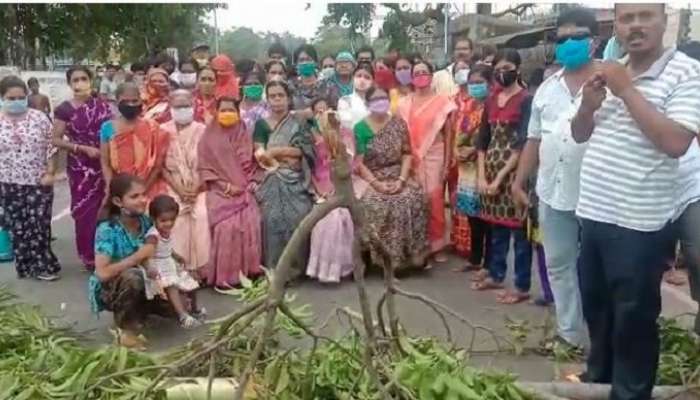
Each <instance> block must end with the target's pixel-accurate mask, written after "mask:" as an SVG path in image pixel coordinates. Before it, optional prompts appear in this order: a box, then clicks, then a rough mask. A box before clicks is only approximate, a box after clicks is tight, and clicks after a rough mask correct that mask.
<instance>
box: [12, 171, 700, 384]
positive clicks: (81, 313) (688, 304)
mask: <svg viewBox="0 0 700 400" xmlns="http://www.w3.org/2000/svg"><path fill="white" fill-rule="evenodd" d="M68 204H69V192H68V189H67V185H66V183H65V182H60V183H58V184H57V185H56V191H55V200H54V221H53V233H54V235H55V236H56V237H57V240H56V241H55V242H54V243H53V247H54V251H55V252H56V254H57V256H58V257H59V259H60V260H61V263H62V265H63V271H62V273H61V279H60V280H58V281H56V282H50V283H46V282H39V281H35V280H31V279H25V280H18V279H17V278H16V275H15V272H14V268H13V266H12V265H11V264H0V282H5V283H7V284H8V285H9V287H10V288H12V289H13V290H14V291H15V292H16V293H17V294H18V295H19V296H20V298H21V299H22V300H23V301H26V302H31V303H36V304H39V305H41V306H42V308H43V310H44V311H45V312H46V313H47V314H48V315H52V316H56V317H59V318H61V319H63V320H64V321H67V322H69V323H72V324H74V326H75V328H76V329H77V330H79V331H87V332H88V335H87V336H88V337H89V338H90V339H91V340H92V341H94V342H96V343H108V342H110V341H112V340H113V338H112V335H111V334H110V327H111V323H112V318H111V314H109V313H103V314H102V316H101V317H100V318H99V319H97V318H95V316H93V315H92V314H91V313H90V309H89V306H88V304H87V297H86V292H87V278H88V274H87V273H86V272H84V271H83V269H82V267H81V266H80V263H79V260H78V258H77V255H76V253H75V245H74V242H73V237H74V233H73V220H72V218H71V217H70V213H69V211H68ZM511 261H512V259H511ZM457 265H459V260H458V259H457V258H451V259H450V261H449V262H448V263H446V264H442V265H439V266H438V267H436V268H434V269H433V270H431V271H428V272H425V273H421V274H417V275H414V276H410V277H407V278H405V279H402V280H401V282H400V285H401V287H403V288H404V289H406V290H410V291H413V292H420V293H423V294H424V295H426V296H429V297H432V298H433V299H435V300H437V301H439V302H441V303H444V304H446V305H448V306H449V307H451V308H452V309H454V310H456V311H458V312H460V313H461V314H463V315H465V316H466V317H468V318H469V319H470V320H471V321H473V322H474V323H476V324H479V325H483V326H486V327H488V328H489V329H491V330H494V331H496V332H499V333H500V334H502V335H506V336H507V335H508V334H507V330H506V329H505V319H506V317H510V318H512V319H518V320H525V321H528V323H529V324H530V326H531V327H532V332H531V333H530V335H529V337H528V342H529V343H528V344H529V345H532V346H534V345H536V343H537V342H538V341H539V340H540V339H541V338H542V331H543V329H542V328H541V326H543V325H544V324H545V321H547V319H548V318H549V316H550V315H551V310H547V309H544V308H541V307H537V306H534V305H532V304H529V303H524V304H519V305H512V306H506V305H501V304H498V303H497V302H496V301H495V298H494V294H493V293H492V292H475V291H472V290H471V289H469V280H468V278H469V275H468V274H465V273H454V272H452V271H451V269H452V268H454V267H456V266H457ZM511 268H512V265H511ZM512 276H513V274H512V271H509V274H508V278H507V279H508V283H511V280H510V279H511V277H512ZM367 285H368V290H369V293H370V295H371V298H372V300H373V302H376V301H377V299H378V296H379V294H380V293H381V289H382V279H381V276H380V275H379V274H377V273H370V274H369V276H368V279H367ZM290 291H291V292H294V293H296V295H297V300H296V302H297V303H299V304H304V303H308V304H310V305H311V308H312V310H313V312H314V315H315V317H316V319H317V320H322V319H324V318H325V316H326V315H328V314H329V313H330V312H331V311H333V309H334V308H336V307H346V306H347V307H350V308H352V309H354V310H359V305H358V301H357V296H356V290H355V286H354V285H353V283H352V281H344V282H342V283H341V284H339V285H322V284H319V283H318V282H313V281H308V280H305V281H301V282H299V283H297V284H295V285H294V286H293V287H292V288H291V289H290ZM532 293H533V294H535V295H536V294H538V293H539V288H538V278H537V274H536V273H535V270H533V291H532ZM199 295H200V303H201V304H203V305H204V306H205V307H206V308H207V310H208V311H209V315H210V317H218V316H222V315H225V314H227V313H229V312H231V311H233V310H235V309H236V307H237V306H238V304H237V303H236V302H235V301H234V300H233V299H232V297H231V296H227V295H221V294H218V293H216V292H214V291H213V290H210V289H204V290H201V291H200V292H199ZM663 296H664V297H663V309H664V314H665V315H667V316H676V315H680V314H683V313H689V312H694V311H695V310H697V308H696V305H695V303H694V302H693V301H692V300H691V299H690V297H689V295H688V289H687V287H681V288H675V287H670V286H668V285H666V284H664V287H663ZM398 309H399V314H400V320H401V322H402V324H403V325H404V326H405V328H406V329H407V331H408V332H409V333H410V334H412V335H434V336H436V337H440V338H445V329H444V328H443V325H442V323H441V322H440V320H439V319H438V317H437V316H435V315H434V314H433V313H432V312H431V311H430V310H429V309H427V308H426V307H425V306H423V305H421V304H419V303H415V302H412V301H408V300H404V299H400V300H399V301H398ZM450 323H451V326H452V335H453V337H454V339H455V341H456V342H457V343H458V344H460V345H462V346H466V345H467V344H468V341H469V339H470V330H469V329H466V328H465V327H464V326H463V325H461V324H460V323H459V322H458V321H456V320H454V319H452V320H451V321H450ZM339 328H340V327H339V325H337V324H336V325H333V324H331V325H329V328H328V329H329V330H336V331H337V330H338V329H339ZM204 329H206V328H201V329H197V330H193V331H185V330H182V329H181V328H180V327H179V326H178V325H177V324H176V322H175V321H170V320H163V319H157V318H154V319H152V320H151V321H149V326H148V328H147V331H146V336H147V337H148V338H149V340H150V348H151V349H152V350H153V351H165V350H167V349H168V348H170V347H171V346H176V345H178V344H182V343H184V342H186V341H187V340H188V339H189V338H190V337H192V336H193V335H196V334H198V333H201V332H203V331H204ZM493 348H494V345H493V343H492V342H491V341H490V340H488V339H487V337H486V336H485V335H480V336H479V337H478V339H477V342H476V349H477V350H484V351H485V350H490V349H493ZM473 360H474V361H475V362H476V363H478V364H480V365H485V366H493V367H498V368H504V369H508V370H512V371H513V372H515V373H518V374H520V376H521V377H522V378H523V379H529V380H545V381H546V380H551V379H552V378H554V376H555V371H556V370H557V368H556V367H555V365H554V363H553V362H551V361H549V360H547V359H546V358H543V357H539V356H536V355H528V356H514V355H503V354H499V355H487V356H476V357H474V358H473ZM568 367H569V368H575V367H576V366H568Z"/></svg>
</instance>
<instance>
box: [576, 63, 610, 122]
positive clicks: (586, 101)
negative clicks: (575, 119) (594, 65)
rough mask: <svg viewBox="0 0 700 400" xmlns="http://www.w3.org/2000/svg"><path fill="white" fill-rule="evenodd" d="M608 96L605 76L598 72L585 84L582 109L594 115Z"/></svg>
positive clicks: (582, 94)
mask: <svg viewBox="0 0 700 400" xmlns="http://www.w3.org/2000/svg"><path fill="white" fill-rule="evenodd" d="M606 94H607V93H606V91H605V76H604V75H603V73H602V72H596V73H595V74H593V76H591V77H590V78H588V80H587V81H586V82H585V83H584V84H583V89H582V93H581V96H582V97H581V109H582V110H584V111H586V112H589V113H591V114H593V113H594V112H596V111H597V110H598V109H599V108H600V106H601V105H602V104H603V100H605V96H606Z"/></svg>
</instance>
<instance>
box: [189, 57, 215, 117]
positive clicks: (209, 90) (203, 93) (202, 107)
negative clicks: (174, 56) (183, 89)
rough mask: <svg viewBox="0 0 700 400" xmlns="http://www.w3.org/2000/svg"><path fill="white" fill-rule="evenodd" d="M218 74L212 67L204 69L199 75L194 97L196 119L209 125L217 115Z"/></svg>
mask: <svg viewBox="0 0 700 400" xmlns="http://www.w3.org/2000/svg"><path fill="white" fill-rule="evenodd" d="M215 88H216V74H215V73H214V70H213V69H211V67H208V66H207V67H202V69H200V70H199V73H198V74H197V88H196V90H195V95H194V119H195V121H198V122H202V123H204V125H209V123H210V122H211V121H213V120H214V115H215V114H216V92H215Z"/></svg>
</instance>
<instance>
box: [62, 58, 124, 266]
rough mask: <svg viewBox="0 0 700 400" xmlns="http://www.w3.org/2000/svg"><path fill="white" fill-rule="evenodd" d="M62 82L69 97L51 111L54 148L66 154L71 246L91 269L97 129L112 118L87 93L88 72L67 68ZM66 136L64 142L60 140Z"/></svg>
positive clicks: (97, 196) (101, 187) (101, 190)
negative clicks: (72, 225)
mask: <svg viewBox="0 0 700 400" xmlns="http://www.w3.org/2000/svg"><path fill="white" fill-rule="evenodd" d="M66 79H67V80H68V85H70V87H71V90H72V91H73V98H72V99H71V100H67V101H64V102H63V103H61V104H60V105H59V106H58V107H56V109H55V110H54V117H55V120H54V134H53V144H54V146H56V147H58V148H60V149H63V150H65V151H67V152H68V166H67V169H66V173H67V175H68V185H69V186H70V191H71V215H72V216H73V220H74V221H75V243H76V246H77V249H78V256H79V257H80V261H81V262H82V263H83V266H85V268H86V269H88V270H91V269H93V268H94V267H95V228H96V226H97V214H98V213H99V210H100V206H101V204H102V201H103V199H104V194H105V183H104V179H103V177H102V168H101V166H100V127H101V126H102V124H103V123H104V122H105V121H108V120H110V119H111V118H112V109H111V107H110V105H109V103H107V102H104V101H102V100H100V99H99V98H97V97H94V96H92V94H91V90H90V88H91V85H92V72H91V71H90V70H89V69H88V68H87V67H84V66H75V67H71V68H70V69H69V70H68V72H66ZM64 136H66V137H67V140H66V139H64Z"/></svg>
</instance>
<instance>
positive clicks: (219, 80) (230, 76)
mask: <svg viewBox="0 0 700 400" xmlns="http://www.w3.org/2000/svg"><path fill="white" fill-rule="evenodd" d="M209 65H211V68H212V69H213V70H214V73H216V87H215V88H214V95H215V96H216V99H217V100H218V99H220V98H222V97H233V98H234V99H236V100H238V99H240V93H239V88H238V76H236V66H235V65H234V64H233V61H231V59H230V58H228V56H227V55H224V54H219V55H218V56H216V57H214V58H213V59H212V60H211V63H209Z"/></svg>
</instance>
